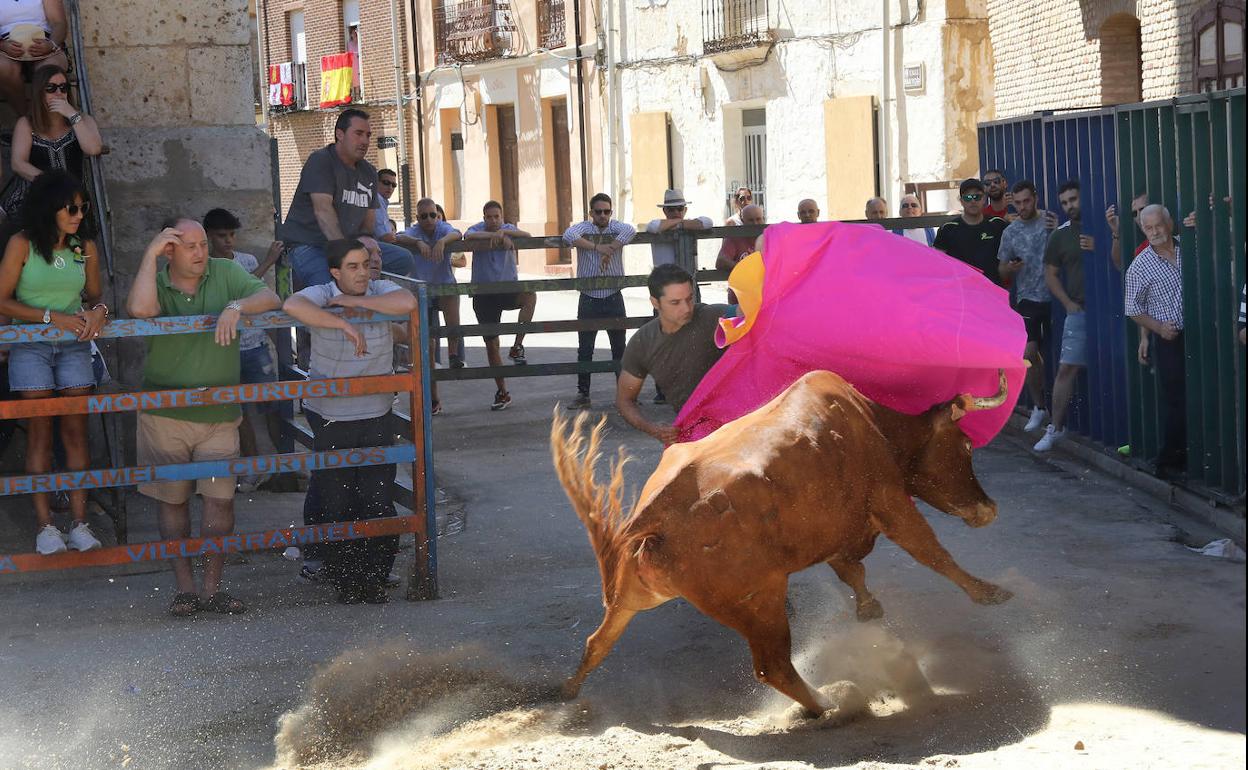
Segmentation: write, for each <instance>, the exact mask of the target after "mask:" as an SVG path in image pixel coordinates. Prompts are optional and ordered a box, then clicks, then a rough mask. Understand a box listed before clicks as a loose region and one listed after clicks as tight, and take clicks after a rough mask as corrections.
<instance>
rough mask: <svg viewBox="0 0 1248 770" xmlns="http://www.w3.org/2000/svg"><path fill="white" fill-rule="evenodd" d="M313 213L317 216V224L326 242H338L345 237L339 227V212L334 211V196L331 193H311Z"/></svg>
mask: <svg viewBox="0 0 1248 770" xmlns="http://www.w3.org/2000/svg"><path fill="white" fill-rule="evenodd" d="M308 197H309V198H311V199H312V213H313V214H315V215H316V224H317V225H318V226H319V227H320V228H321V234H322V235H324V236H325V238H326V240H330V241H336V240H339V239H340V238H342V237H343V234H342V228H341V227H339V226H338V212H337V211H335V210H334V196H332V195H330V194H329V193H310V194H309V195H308Z"/></svg>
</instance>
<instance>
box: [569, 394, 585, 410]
mask: <svg viewBox="0 0 1248 770" xmlns="http://www.w3.org/2000/svg"><path fill="white" fill-rule="evenodd" d="M588 408H589V394H588V393H577V394H576V398H574V399H572V402H571V403H570V404H568V409H570V410H572V411H573V412H575V411H577V410H578V409H588Z"/></svg>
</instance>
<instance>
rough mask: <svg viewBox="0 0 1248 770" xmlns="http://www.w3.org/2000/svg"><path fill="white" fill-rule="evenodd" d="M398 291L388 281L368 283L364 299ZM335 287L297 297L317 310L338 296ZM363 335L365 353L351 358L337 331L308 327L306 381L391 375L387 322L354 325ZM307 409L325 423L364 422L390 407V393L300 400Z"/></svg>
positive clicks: (312, 288)
mask: <svg viewBox="0 0 1248 770" xmlns="http://www.w3.org/2000/svg"><path fill="white" fill-rule="evenodd" d="M401 289H402V287H401V286H399V285H398V284H397V283H393V282H392V281H369V282H368V291H367V292H365V294H366V296H369V297H376V296H380V295H382V294H389V293H390V292H392V291H400V290H401ZM341 293H342V291H341V290H340V289H339V288H338V284H336V283H325V284H321V285H319V286H309V287H308V288H306V289H304V290H303V291H300V292H298V293H297V296H300V297H303V298H304V299H306V300H308V301H309V302H311V303H313V304H314V305H316V306H317V307H328V306H329V301H330V300H331V299H333V298H334V297H336V296H338V295H339V294H341ZM355 328H356V329H359V330H360V332H361V333H362V334H363V335H364V341H365V344H366V345H367V347H368V352H367V353H365V354H364V355H362V356H357V355H356V354H355V343H353V342H351V340H349V339H347V335H345V334H343V333H342V331H341V330H340V329H323V328H319V327H315V326H312V327H309V328H308V332H309V334H310V335H311V337H312V357H311V360H310V366H309V370H308V379H311V380H318V379H319V380H324V379H334V378H338V377H362V376H365V375H373V374H394V338H393V336H392V335H391V332H390V322H389V321H378V322H377V323H364V324H355ZM304 404H305V405H306V406H307V408H308V409H311V410H312V411H313V412H316V413H317V414H319V415H320V416H321V417H324V418H325V419H326V420H367V419H370V418H373V417H381V416H382V415H384V414H386V413H387V412H389V411H390V407H391V406H393V404H394V394H393V393H374V394H371V395H367V396H354V397H343V396H329V397H325V398H308V399H304Z"/></svg>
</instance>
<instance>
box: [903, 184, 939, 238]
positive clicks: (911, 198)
mask: <svg viewBox="0 0 1248 770" xmlns="http://www.w3.org/2000/svg"><path fill="white" fill-rule="evenodd" d="M921 216H923V204H922V203H920V202H919V196H917V195H915V194H914V193H906V194H905V195H903V196H901V217H902V219H909V218H912V217H921ZM893 233H894V234H896V235H900V236H903V237H905V238H909V239H910V240H912V241H915V242H916V243H921V244H923V245H924V246H931V245H932V244H933V243H935V242H936V230H935V229H933V228H931V227H905V228H900V229H897V230H894V231H893Z"/></svg>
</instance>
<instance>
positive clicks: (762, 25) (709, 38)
mask: <svg viewBox="0 0 1248 770" xmlns="http://www.w3.org/2000/svg"><path fill="white" fill-rule="evenodd" d="M768 3H769V0H702V50H703V52H705V53H708V54H716V53H723V52H725V51H735V50H738V49H742V48H753V47H755V46H761V45H765V44H767V43H770V42H771V41H772V39H773V36H772V31H771V23H770V20H771V15H770V12H769V11H770V9H769V8H768Z"/></svg>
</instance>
